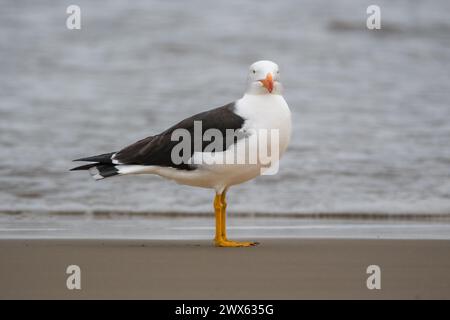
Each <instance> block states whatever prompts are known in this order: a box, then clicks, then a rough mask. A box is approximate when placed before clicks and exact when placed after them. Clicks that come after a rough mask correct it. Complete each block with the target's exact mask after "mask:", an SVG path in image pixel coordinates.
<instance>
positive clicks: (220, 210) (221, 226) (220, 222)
mask: <svg viewBox="0 0 450 320" xmlns="http://www.w3.org/2000/svg"><path fill="white" fill-rule="evenodd" d="M225 197H226V191H224V192H223V193H222V194H216V196H215V198H214V211H215V215H216V237H215V238H214V244H215V245H216V247H250V246H255V245H257V244H258V243H257V242H240V241H231V240H228V239H227V232H226V231H227V230H226V220H225V217H226V208H227V202H226V199H225Z"/></svg>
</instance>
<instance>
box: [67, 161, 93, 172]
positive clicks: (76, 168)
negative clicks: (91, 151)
mask: <svg viewBox="0 0 450 320" xmlns="http://www.w3.org/2000/svg"><path fill="white" fill-rule="evenodd" d="M74 161H75V160H74ZM96 165H98V163H90V164H85V165H82V166H79V167H75V168H72V169H70V170H69V171H79V170H89V169H90V168H93V167H95V166H96Z"/></svg>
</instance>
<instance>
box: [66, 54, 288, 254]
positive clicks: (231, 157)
mask: <svg viewBox="0 0 450 320" xmlns="http://www.w3.org/2000/svg"><path fill="white" fill-rule="evenodd" d="M282 89H283V88H282V84H281V82H280V70H279V67H278V65H277V64H276V63H274V62H272V61H267V60H262V61H258V62H255V63H253V64H252V65H251V66H250V68H249V71H248V80H247V89H246V91H245V93H244V95H243V97H242V98H240V99H239V100H236V101H234V102H232V103H229V104H227V105H224V106H222V107H219V108H215V109H211V110H209V111H205V112H201V113H198V114H196V115H194V116H192V117H189V118H186V119H184V120H182V121H181V122H179V123H177V124H175V125H174V126H172V127H170V128H169V129H167V130H165V131H163V132H162V133H159V134H156V135H153V136H149V137H147V138H145V139H142V140H139V141H137V142H136V143H134V144H131V145H129V146H127V147H125V148H124V149H122V150H120V151H117V152H109V153H105V154H100V155H96V156H91V157H85V158H81V159H76V160H74V161H85V162H90V163H89V164H85V165H82V166H79V167H75V168H72V169H71V171H73V170H88V171H89V172H90V174H91V176H92V177H93V178H94V179H95V180H101V179H105V178H109V177H114V176H122V175H129V174H156V175H159V176H161V177H163V178H166V179H169V180H173V181H175V182H177V183H179V184H182V185H189V186H195V187H203V188H210V189H213V190H214V191H215V197H214V201H213V207H214V212H215V221H216V225H215V227H216V230H215V238H214V245H215V246H217V247H250V246H255V245H257V244H258V243H257V242H250V241H232V240H229V239H228V238H227V233H226V207H227V202H226V194H227V191H228V190H229V188H230V187H231V186H234V185H238V184H241V183H243V182H246V181H249V180H251V179H253V178H256V177H257V176H260V175H264V174H266V173H267V172H270V171H271V170H272V172H273V168H278V161H279V159H280V158H281V156H282V155H283V153H284V152H285V151H286V149H287V146H288V144H289V140H290V136H291V112H290V109H289V107H288V105H287V103H286V101H285V99H284V98H283V96H282ZM269 132H270V135H269V134H268V133H269ZM264 134H267V136H266V137H264ZM230 135H231V138H229V137H230ZM192 136H193V140H194V141H192ZM269 136H270V138H269ZM181 138H183V139H181ZM188 138H190V140H188ZM199 139H200V140H199ZM185 140H186V141H185ZM197 141H200V142H199V143H197ZM211 145H213V146H211ZM268 149H270V152H267V153H263V152H262V151H261V150H268ZM269 153H270V161H265V160H264V161H263V158H264V159H265V158H267V157H263V156H261V155H262V154H266V155H267V154H269ZM249 159H250V160H252V161H250V160H249ZM275 172H276V171H275Z"/></svg>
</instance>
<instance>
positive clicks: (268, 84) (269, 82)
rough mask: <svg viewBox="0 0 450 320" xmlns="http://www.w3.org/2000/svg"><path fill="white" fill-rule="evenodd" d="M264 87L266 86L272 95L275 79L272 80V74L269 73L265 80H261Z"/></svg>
mask: <svg viewBox="0 0 450 320" xmlns="http://www.w3.org/2000/svg"><path fill="white" fill-rule="evenodd" d="M259 81H260V82H261V83H262V85H263V86H264V88H266V89H267V91H269V92H270V93H271V92H272V90H273V78H272V74H271V73H270V72H269V73H268V74H267V76H266V78H265V79H264V80H259Z"/></svg>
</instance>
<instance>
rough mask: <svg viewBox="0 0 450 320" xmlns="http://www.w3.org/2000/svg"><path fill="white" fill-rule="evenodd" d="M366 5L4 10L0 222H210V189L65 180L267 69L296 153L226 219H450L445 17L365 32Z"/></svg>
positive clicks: (242, 189) (396, 10) (432, 10)
mask: <svg viewBox="0 0 450 320" xmlns="http://www.w3.org/2000/svg"><path fill="white" fill-rule="evenodd" d="M372 2H373V1H364V0H363V1H359V0H352V1H331V0H330V1H317V0H309V1H296V0H295V1H294V0H289V1H271V2H269V1H267V2H261V1H245V2H243V1H218V2H216V1H214V2H212V1H211V2H206V1H189V2H186V1H133V2H127V1H118V0H117V1H85V0H83V1H81V0H77V1H58V2H55V1H44V0H41V1H25V0H23V1H22V0H19V1H1V10H0V212H12V211H27V212H37V213H45V212H48V211H59V212H69V211H70V212H96V211H102V210H103V211H105V210H106V211H123V212H129V211H130V212H188V213H189V212H192V213H195V212H208V211H211V206H212V199H213V192H212V191H211V190H205V189H196V188H191V187H185V186H179V185H177V184H174V183H173V182H169V181H165V180H163V179H161V178H159V177H156V176H130V177H120V178H113V179H107V180H104V181H100V182H94V181H93V180H91V179H90V177H89V176H88V174H86V173H85V174H83V173H80V172H68V169H70V168H71V167H72V166H73V164H72V163H71V160H72V159H75V158H79V157H82V156H89V155H94V154H99V153H104V152H109V151H115V150H118V149H120V148H122V147H124V146H126V145H128V144H129V143H132V142H134V141H136V140H138V139H141V138H143V137H146V136H148V135H152V134H156V133H158V132H161V131H162V130H164V129H165V128H167V127H168V126H170V125H172V124H174V123H176V122H178V121H179V120H181V119H183V118H185V117H187V116H190V115H192V114H194V113H197V112H200V111H203V110H206V109H209V108H212V107H217V106H221V105H224V104H226V103H228V102H230V101H233V100H235V99H237V98H239V97H240V96H241V95H242V93H243V90H244V88H245V77H246V72H247V67H248V65H249V64H251V63H252V62H254V61H256V60H259V59H270V60H274V61H276V62H277V63H278V64H279V65H280V67H281V74H282V82H283V84H284V87H285V98H286V100H287V102H288V104H289V105H290V108H291V110H292V114H293V136H292V140H291V141H292V142H291V145H290V148H289V150H288V152H287V153H286V155H285V157H284V158H283V160H282V163H281V168H280V172H279V173H278V174H277V175H275V176H263V177H260V178H258V179H255V180H254V181H251V182H249V183H246V184H243V185H240V186H236V187H234V188H232V189H231V191H230V193H229V201H228V202H229V210H230V211H232V212H250V213H275V214H276V213H285V214H289V213H331V214H333V213H346V212H349V213H362V214H364V213H420V214H436V213H438V214H450V20H449V19H448V12H450V2H449V1H446V0H437V1H429V2H428V1H427V2H426V1H387V0H385V1H377V4H378V5H379V6H380V7H381V17H382V21H381V23H382V29H381V30H379V31H370V30H368V29H366V27H365V20H366V17H367V15H366V8H367V6H368V5H370V4H372ZM73 3H76V4H78V5H79V6H80V7H81V14H82V29H81V30H68V29H67V28H66V26H65V19H66V17H67V15H66V13H65V11H66V7H67V6H68V5H69V4H73Z"/></svg>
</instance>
